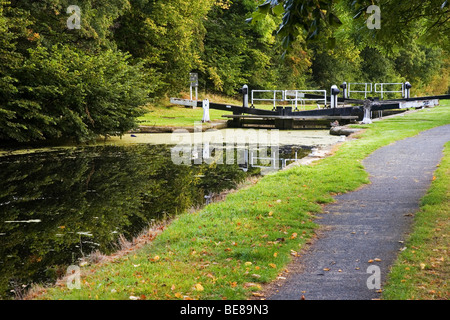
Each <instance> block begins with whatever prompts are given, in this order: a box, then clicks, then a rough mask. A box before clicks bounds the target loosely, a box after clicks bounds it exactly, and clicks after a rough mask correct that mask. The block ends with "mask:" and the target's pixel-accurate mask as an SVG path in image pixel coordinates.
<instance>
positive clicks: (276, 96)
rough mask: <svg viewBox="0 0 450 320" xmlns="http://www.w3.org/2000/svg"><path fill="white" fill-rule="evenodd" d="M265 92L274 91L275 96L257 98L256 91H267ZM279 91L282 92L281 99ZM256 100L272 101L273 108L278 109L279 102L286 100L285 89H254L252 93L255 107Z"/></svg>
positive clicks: (252, 101)
mask: <svg viewBox="0 0 450 320" xmlns="http://www.w3.org/2000/svg"><path fill="white" fill-rule="evenodd" d="M265 92H269V93H272V94H273V97H271V98H255V93H265ZM279 93H281V99H278V96H279V95H278V94H279ZM254 101H272V102H273V108H274V109H276V107H277V102H283V101H284V91H283V90H252V95H251V103H252V107H253V103H254Z"/></svg>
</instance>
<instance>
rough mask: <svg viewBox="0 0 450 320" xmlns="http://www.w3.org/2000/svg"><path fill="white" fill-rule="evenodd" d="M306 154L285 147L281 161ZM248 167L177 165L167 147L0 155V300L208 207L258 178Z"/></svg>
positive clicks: (84, 148) (253, 170) (46, 281)
mask: <svg viewBox="0 0 450 320" xmlns="http://www.w3.org/2000/svg"><path fill="white" fill-rule="evenodd" d="M308 153H309V150H305V149H302V148H299V147H295V148H293V147H287V148H284V149H283V150H282V151H280V158H282V157H284V158H288V159H292V158H294V157H295V156H297V157H298V158H301V157H303V156H305V155H306V154H308ZM248 154H249V153H248V152H247V155H248ZM269 154H270V152H269ZM277 161H278V160H277ZM279 161H280V163H283V161H282V160H279ZM253 164H254V166H251V165H249V163H248V161H247V162H246V163H245V164H239V165H238V164H236V163H235V164H217V163H210V164H208V163H204V162H203V163H201V164H194V162H193V165H190V166H187V165H176V164H174V163H173V161H172V160H171V147H170V146H167V145H149V144H146V145H133V146H126V147H124V146H120V147H117V146H96V147H83V148H73V149H64V150H57V151H50V152H41V153H33V154H26V155H14V156H3V157H0V168H1V170H0V298H2V299H9V298H13V297H14V296H15V295H16V296H17V295H18V294H19V293H20V292H23V291H24V290H26V289H27V288H29V286H30V284H31V283H44V284H45V283H52V282H54V281H55V280H56V279H57V277H59V276H62V275H64V273H65V271H66V268H67V266H68V265H69V264H74V263H75V264H76V263H78V262H79V259H80V258H81V257H83V256H86V255H88V254H89V253H91V252H93V251H96V250H99V251H100V252H102V253H105V254H108V253H111V252H112V251H114V250H117V241H118V238H119V236H124V237H125V238H127V239H130V238H132V237H133V236H135V235H137V234H138V233H139V232H140V231H142V230H143V229H144V228H145V227H147V226H148V225H149V224H151V223H152V222H153V221H155V220H159V219H162V218H165V217H170V216H174V215H176V214H178V213H182V212H183V211H185V210H186V209H188V208H190V207H192V206H201V205H203V204H205V201H206V200H208V198H209V197H210V196H211V195H213V194H217V193H219V192H221V191H224V190H227V189H231V188H234V187H236V184H237V183H239V182H241V181H243V180H244V179H246V178H247V177H248V176H250V175H255V174H259V173H260V170H261V169H260V168H258V167H256V165H261V161H256V160H255V161H254V162H253Z"/></svg>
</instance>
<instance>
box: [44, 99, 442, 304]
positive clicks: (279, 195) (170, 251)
mask: <svg viewBox="0 0 450 320" xmlns="http://www.w3.org/2000/svg"><path fill="white" fill-rule="evenodd" d="M448 123H450V104H449V103H446V104H445V105H444V104H443V105H442V106H440V107H436V108H433V109H424V110H421V111H419V112H417V113H412V114H408V115H404V116H399V117H396V118H391V119H386V120H383V121H377V122H374V123H373V124H372V125H369V126H365V127H367V130H365V131H364V132H363V133H362V134H361V135H360V139H357V140H352V141H349V142H347V143H345V144H343V145H342V146H341V147H340V148H339V150H338V151H337V152H336V153H335V154H334V155H333V156H331V157H328V158H326V159H323V160H321V161H318V162H317V163H315V164H314V165H310V166H300V167H295V168H292V169H289V170H285V171H282V172H278V173H276V174H273V175H268V176H265V177H263V178H262V179H260V181H258V183H256V184H252V185H250V186H248V187H246V188H243V189H240V190H239V191H237V192H235V193H232V194H229V195H228V196H227V198H226V199H225V200H224V201H222V202H219V203H213V204H210V205H208V206H207V207H205V208H204V209H202V210H200V211H198V212H195V213H184V214H181V215H179V216H178V217H177V218H176V219H175V220H174V221H172V223H171V224H169V225H168V226H167V228H166V229H165V230H164V232H163V233H162V234H161V235H159V236H158V237H156V238H155V240H153V242H151V243H150V244H147V245H145V246H144V247H143V248H142V249H139V250H136V251H133V252H131V253H130V254H128V255H126V256H124V257H122V258H119V259H117V260H115V261H114V262H111V263H106V264H103V265H99V266H88V267H83V270H84V272H83V276H82V281H81V282H82V284H81V289H74V290H69V289H68V288H67V287H66V286H65V285H62V286H59V287H54V288H49V289H48V290H47V291H46V293H45V294H43V295H40V296H38V298H39V299H129V297H130V296H134V297H141V298H145V299H246V298H248V297H250V296H252V294H254V293H255V292H256V294H258V291H259V290H260V288H261V285H262V284H264V283H267V282H270V281H271V280H274V279H275V278H276V277H277V275H278V274H279V272H281V271H282V270H283V269H284V268H285V267H286V265H287V264H288V263H289V261H290V260H291V257H292V255H295V254H296V252H298V251H299V250H301V249H302V248H303V246H304V244H305V243H306V242H307V241H308V240H309V239H310V238H311V237H313V235H314V232H315V230H316V228H317V225H316V224H315V223H314V219H315V215H316V214H317V213H320V212H322V206H321V204H324V203H329V202H332V201H333V199H332V195H335V194H337V193H343V192H348V191H351V190H355V189H356V188H358V187H359V186H361V185H362V184H364V183H368V182H369V180H368V174H367V172H366V171H365V170H364V168H363V166H362V164H361V160H363V159H364V158H365V157H367V156H368V155H369V154H370V153H372V152H373V151H375V150H376V149H378V148H380V147H381V146H384V145H387V144H389V143H391V142H393V141H396V140H399V139H403V138H406V137H409V136H413V135H415V134H417V133H419V132H420V131H422V130H426V129H429V128H432V127H435V126H439V125H444V124H448Z"/></svg>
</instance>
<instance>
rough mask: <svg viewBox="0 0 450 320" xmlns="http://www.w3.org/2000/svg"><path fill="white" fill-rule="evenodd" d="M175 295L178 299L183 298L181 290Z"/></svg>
mask: <svg viewBox="0 0 450 320" xmlns="http://www.w3.org/2000/svg"><path fill="white" fill-rule="evenodd" d="M175 297H176V298H178V299H181V298H183V295H182V294H181V292H177V293H175Z"/></svg>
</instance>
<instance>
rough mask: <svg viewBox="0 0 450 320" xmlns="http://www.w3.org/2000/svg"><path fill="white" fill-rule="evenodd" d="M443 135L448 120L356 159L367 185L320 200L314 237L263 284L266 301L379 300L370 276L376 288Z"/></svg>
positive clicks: (449, 130) (449, 128)
mask: <svg viewBox="0 0 450 320" xmlns="http://www.w3.org/2000/svg"><path fill="white" fill-rule="evenodd" d="M448 140H450V125H445V126H441V127H436V128H433V129H429V130H426V131H423V132H421V133H419V134H418V135H416V136H414V137H410V138H406V139H404V140H400V141H397V142H395V143H393V144H391V145H388V146H384V147H382V148H380V149H378V150H376V151H375V152H374V153H372V154H371V155H370V156H368V157H367V158H366V159H364V161H363V162H362V163H363V165H364V167H365V168H366V170H367V171H368V173H369V174H370V181H371V183H370V184H368V185H365V186H363V187H362V188H360V189H358V190H356V191H353V192H349V193H346V194H342V195H338V196H336V197H335V200H336V202H335V203H333V204H329V205H327V206H325V208H324V210H325V213H324V214H321V215H319V219H317V223H318V224H320V225H321V228H320V231H319V232H318V237H317V239H315V240H314V241H313V243H312V244H311V245H310V246H309V248H308V249H306V251H305V252H304V253H303V254H302V255H301V257H298V258H296V259H295V260H294V261H293V262H292V263H291V265H290V266H289V269H290V271H289V273H287V274H286V275H285V277H286V279H285V280H282V281H277V282H275V283H274V284H273V285H272V286H271V287H270V288H269V289H268V290H269V291H268V292H266V296H267V297H268V299H269V300H299V299H306V300H369V299H377V298H379V297H380V290H379V288H378V283H377V281H378V279H379V280H380V283H381V287H382V283H383V281H385V280H386V276H387V274H388V272H389V268H390V266H391V265H392V264H393V262H394V261H395V259H396V257H397V254H398V252H399V250H400V249H401V248H402V247H403V241H404V240H405V238H406V236H407V234H408V232H409V231H410V228H411V224H412V221H413V216H414V213H415V212H416V211H417V210H418V209H419V204H420V199H421V198H422V197H423V196H424V195H425V193H426V191H427V189H428V188H429V186H430V183H431V181H432V176H433V172H434V170H435V169H436V165H437V164H438V163H439V162H440V159H441V157H442V150H443V146H444V144H445V143H446V142H447V141H448ZM378 275H379V277H378ZM375 277H378V279H377V278H375Z"/></svg>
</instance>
